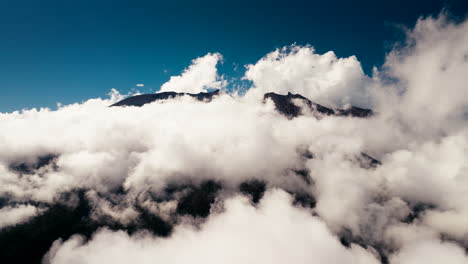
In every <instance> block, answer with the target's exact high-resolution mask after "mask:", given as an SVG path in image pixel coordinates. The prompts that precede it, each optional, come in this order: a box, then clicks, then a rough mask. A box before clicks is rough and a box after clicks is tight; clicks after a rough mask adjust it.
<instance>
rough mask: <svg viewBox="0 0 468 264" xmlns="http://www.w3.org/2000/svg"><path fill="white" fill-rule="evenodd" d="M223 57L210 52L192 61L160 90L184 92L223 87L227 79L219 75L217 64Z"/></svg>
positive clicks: (197, 91)
mask: <svg viewBox="0 0 468 264" xmlns="http://www.w3.org/2000/svg"><path fill="white" fill-rule="evenodd" d="M222 59H223V57H222V56H221V54H219V53H208V54H206V55H205V56H203V57H199V58H196V59H194V60H193V61H192V65H190V66H189V67H188V68H187V69H185V70H184V72H182V74H181V75H179V76H171V79H170V80H169V81H168V82H166V83H164V84H163V85H162V86H161V89H160V92H167V91H175V92H183V93H199V92H205V91H206V90H207V89H208V88H213V89H222V88H224V86H226V81H225V80H224V79H223V77H222V76H219V75H218V72H217V68H216V65H217V64H218V62H220V61H221V60H222Z"/></svg>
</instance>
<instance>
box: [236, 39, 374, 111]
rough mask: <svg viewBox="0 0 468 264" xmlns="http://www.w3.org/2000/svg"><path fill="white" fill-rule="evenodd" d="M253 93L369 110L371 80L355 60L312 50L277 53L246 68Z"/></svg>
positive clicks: (301, 49) (293, 47) (287, 48)
mask: <svg viewBox="0 0 468 264" xmlns="http://www.w3.org/2000/svg"><path fill="white" fill-rule="evenodd" d="M244 78H245V79H247V80H250V81H252V82H253V84H254V88H255V89H251V92H256V93H261V94H264V93H266V92H276V93H281V94H284V93H288V92H292V93H299V94H302V95H303V96H306V97H308V98H310V99H311V100H312V101H315V102H317V103H321V104H325V105H329V106H334V107H340V106H343V105H348V104H353V105H358V106H368V105H369V101H368V98H366V95H367V93H366V88H367V82H368V77H366V76H365V74H364V72H363V71H362V68H361V63H360V62H359V61H358V60H357V58H356V57H355V56H351V57H349V58H337V57H336V55H335V53H333V51H329V52H327V53H325V54H322V55H321V54H317V53H315V50H314V49H313V48H312V47H310V46H305V47H301V46H296V45H292V46H289V47H284V48H282V49H277V50H275V51H273V52H271V53H269V54H267V55H266V56H265V57H263V58H262V59H260V60H259V61H258V62H257V63H255V64H253V65H248V66H247V72H246V73H245V77H244Z"/></svg>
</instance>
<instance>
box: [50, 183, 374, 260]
mask: <svg viewBox="0 0 468 264" xmlns="http://www.w3.org/2000/svg"><path fill="white" fill-rule="evenodd" d="M290 202H291V201H290V197H289V195H288V194H286V193H284V192H282V191H278V190H275V191H272V192H269V193H267V194H266V197H265V199H264V202H263V203H262V205H261V206H260V208H259V209H258V210H257V209H255V208H254V207H252V206H251V205H250V203H249V202H248V201H247V199H246V198H242V197H234V198H232V199H229V200H228V201H226V203H225V211H223V212H222V213H220V214H216V215H213V216H212V217H211V218H210V219H209V220H208V222H206V223H204V224H203V226H202V228H201V230H195V229H194V228H193V227H191V226H179V227H178V228H177V230H175V232H174V234H173V235H172V236H171V237H170V238H167V239H162V238H153V237H151V236H150V235H147V234H138V235H134V236H129V235H127V234H126V233H124V232H122V231H120V232H111V231H108V230H101V231H100V232H98V233H97V234H95V236H94V237H93V239H92V240H91V241H88V242H87V243H86V244H84V243H83V242H84V241H83V240H82V239H81V238H80V237H78V236H76V237H74V238H72V239H70V240H68V241H66V242H65V243H63V244H60V243H59V242H58V243H56V244H55V247H54V248H53V249H52V251H51V252H50V253H49V256H48V259H47V261H48V262H49V263H50V264H61V263H89V264H93V263H102V262H103V261H104V262H112V263H128V262H136V263H142V264H143V263H155V262H156V263H186V262H193V263H202V262H203V263H219V262H220V261H222V262H223V263H286V262H290V263H311V262H318V263H343V262H350V263H361V264H366V263H369V264H370V263H378V261H377V260H376V258H375V256H373V255H372V253H371V252H370V251H366V250H365V249H363V248H361V247H359V246H357V245H353V247H351V248H350V249H346V248H345V247H343V246H342V245H341V244H340V242H339V241H338V239H337V238H336V237H335V236H333V235H332V234H331V233H330V231H328V229H327V226H326V225H325V223H323V222H322V221H320V220H319V219H318V218H316V217H313V216H311V215H310V214H309V213H308V212H307V211H306V210H304V209H300V208H295V207H292V206H291V204H290ZM46 263H47V262H46Z"/></svg>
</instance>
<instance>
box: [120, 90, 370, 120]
mask: <svg viewBox="0 0 468 264" xmlns="http://www.w3.org/2000/svg"><path fill="white" fill-rule="evenodd" d="M219 94H220V92H219V90H215V91H213V92H206V93H197V94H192V93H177V92H162V93H155V94H141V95H135V96H131V97H128V98H126V99H123V100H122V101H119V102H117V103H115V104H113V105H111V106H138V107H140V106H143V105H145V104H149V103H152V102H154V101H159V100H170V99H174V98H176V97H180V96H190V97H193V98H195V99H197V100H199V101H205V102H210V101H211V100H212V99H213V97H215V96H217V95H219ZM263 99H264V102H265V101H266V100H267V99H270V100H272V101H273V103H274V104H275V107H276V110H277V111H278V112H280V113H282V114H283V115H285V116H287V117H289V118H294V117H297V116H299V115H300V114H301V108H300V107H299V106H298V105H297V104H295V103H294V101H295V100H302V101H303V103H304V105H305V106H307V107H308V108H309V110H310V111H311V112H312V113H315V114H318V115H322V114H323V115H335V116H350V117H361V118H365V117H370V116H372V114H373V112H372V110H371V109H365V108H360V107H356V106H351V107H350V108H347V109H332V108H328V107H325V106H323V105H320V104H317V103H314V102H312V101H311V100H309V99H308V98H306V97H304V96H302V95H300V94H292V93H288V94H287V95H281V94H277V93H273V92H270V93H266V94H265V95H264V96H263Z"/></svg>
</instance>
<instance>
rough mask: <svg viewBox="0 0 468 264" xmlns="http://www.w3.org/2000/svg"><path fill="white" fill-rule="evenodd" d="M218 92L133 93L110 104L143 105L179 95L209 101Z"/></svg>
mask: <svg viewBox="0 0 468 264" xmlns="http://www.w3.org/2000/svg"><path fill="white" fill-rule="evenodd" d="M218 94H219V90H215V91H213V92H207V93H197V94H191V93H176V92H162V93H155V94H140V95H135V96H131V97H128V98H125V99H123V100H122V101H119V102H117V103H115V104H113V105H111V106H143V105H145V104H149V103H152V102H154V101H159V100H167V99H174V98H176V97H181V96H190V97H193V98H195V99H197V100H199V101H211V99H212V98H213V96H216V95H218Z"/></svg>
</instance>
